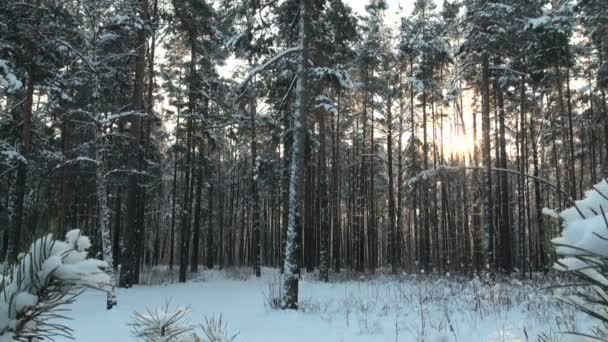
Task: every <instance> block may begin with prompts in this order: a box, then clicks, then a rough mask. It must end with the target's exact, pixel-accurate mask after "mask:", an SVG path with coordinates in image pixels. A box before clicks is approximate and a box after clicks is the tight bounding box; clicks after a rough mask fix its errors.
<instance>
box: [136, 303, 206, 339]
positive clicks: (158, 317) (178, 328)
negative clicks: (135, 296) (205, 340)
mask: <svg viewBox="0 0 608 342" xmlns="http://www.w3.org/2000/svg"><path fill="white" fill-rule="evenodd" d="M187 313H188V310H187V309H186V308H182V307H178V308H176V309H175V310H170V309H169V301H167V303H166V304H165V306H164V307H163V308H156V309H155V310H149V309H146V312H145V313H140V312H135V315H134V319H133V322H132V323H131V332H132V333H133V336H135V337H136V338H137V339H138V340H140V341H143V342H186V341H192V342H194V341H197V340H195V339H193V337H194V336H191V335H192V334H190V332H191V331H192V328H191V327H190V325H189V324H188V322H187V321H186V314H187Z"/></svg>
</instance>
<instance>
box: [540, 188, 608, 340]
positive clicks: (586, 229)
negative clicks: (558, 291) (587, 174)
mask: <svg viewBox="0 0 608 342" xmlns="http://www.w3.org/2000/svg"><path fill="white" fill-rule="evenodd" d="M606 209H608V182H607V181H606V180H603V181H601V182H600V183H598V184H596V185H595V186H594V187H593V189H592V190H590V191H587V192H586V193H585V198H584V199H582V200H579V201H576V202H575V203H574V206H573V207H571V208H569V209H566V210H564V211H562V212H561V213H559V214H558V213H555V212H552V211H551V210H545V213H546V214H548V215H550V216H553V217H557V218H559V220H560V221H561V222H562V228H563V230H562V236H560V237H558V238H555V239H553V240H552V241H551V242H552V243H553V244H554V246H555V251H556V253H557V254H558V255H559V257H560V259H559V260H558V261H557V262H556V263H555V265H554V268H555V269H557V270H558V271H562V272H568V273H570V274H573V275H575V276H576V277H577V279H579V280H580V282H578V283H576V284H571V285H570V287H572V288H573V291H571V292H570V293H568V294H562V295H560V300H562V301H564V302H566V303H568V304H571V305H573V306H574V307H576V308H577V309H579V310H580V311H582V312H584V313H585V314H587V315H590V316H592V317H594V318H597V319H599V320H600V321H601V322H602V324H603V327H599V328H596V329H595V330H594V331H593V335H595V337H596V338H600V339H602V340H607V339H608V279H607V276H608V216H607V214H606Z"/></svg>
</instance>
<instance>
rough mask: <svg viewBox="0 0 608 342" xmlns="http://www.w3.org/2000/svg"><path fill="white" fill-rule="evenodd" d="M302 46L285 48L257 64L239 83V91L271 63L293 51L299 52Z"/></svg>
mask: <svg viewBox="0 0 608 342" xmlns="http://www.w3.org/2000/svg"><path fill="white" fill-rule="evenodd" d="M299 51H300V48H299V47H293V48H289V49H286V50H283V51H282V52H280V53H278V54H277V55H275V56H273V57H271V58H270V59H268V60H267V61H266V62H264V63H263V64H261V65H257V66H255V67H253V68H251V70H249V72H248V73H247V75H246V76H245V78H244V79H243V81H242V82H241V83H240V84H239V86H238V89H239V92H242V91H243V90H244V89H245V87H247V85H248V84H249V82H250V81H251V79H252V78H253V77H254V76H255V75H257V74H259V73H260V72H262V71H264V70H266V69H267V68H268V67H270V66H271V65H273V64H274V63H276V62H278V61H279V60H281V59H282V58H283V57H285V56H287V55H289V54H292V53H296V52H299Z"/></svg>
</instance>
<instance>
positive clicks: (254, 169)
mask: <svg viewBox="0 0 608 342" xmlns="http://www.w3.org/2000/svg"><path fill="white" fill-rule="evenodd" d="M255 101H256V98H255V96H254V95H251V98H250V103H249V114H250V120H251V178H250V182H251V201H252V213H251V214H252V215H253V218H252V224H253V227H252V231H253V236H252V237H253V241H252V252H253V253H252V254H253V259H254V260H253V271H254V273H255V276H256V277H258V278H259V277H260V276H261V275H262V271H261V263H262V244H261V242H262V240H261V234H260V198H259V194H258V166H257V162H258V160H257V158H258V154H257V143H258V142H257V132H256V122H255V116H256V104H255Z"/></svg>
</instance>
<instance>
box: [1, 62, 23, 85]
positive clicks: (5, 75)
mask: <svg viewBox="0 0 608 342" xmlns="http://www.w3.org/2000/svg"><path fill="white" fill-rule="evenodd" d="M0 87H2V88H6V91H7V92H8V93H13V92H15V91H17V90H19V89H21V87H23V83H22V82H21V81H20V80H19V79H18V78H17V76H15V75H14V74H13V73H11V69H10V68H9V65H8V61H7V60H5V59H1V58H0Z"/></svg>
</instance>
